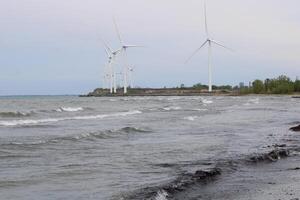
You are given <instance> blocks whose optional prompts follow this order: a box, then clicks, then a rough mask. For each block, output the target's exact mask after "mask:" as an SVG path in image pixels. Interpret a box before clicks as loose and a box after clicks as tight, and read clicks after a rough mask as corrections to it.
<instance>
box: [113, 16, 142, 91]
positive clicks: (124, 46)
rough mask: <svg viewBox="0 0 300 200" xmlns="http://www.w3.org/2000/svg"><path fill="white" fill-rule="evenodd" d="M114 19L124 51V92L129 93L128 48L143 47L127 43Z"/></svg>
mask: <svg viewBox="0 0 300 200" xmlns="http://www.w3.org/2000/svg"><path fill="white" fill-rule="evenodd" d="M113 21H114V25H115V28H116V32H117V35H118V38H119V41H120V44H121V48H120V49H121V51H122V53H123V59H124V69H123V75H124V78H123V79H124V80H123V81H124V94H126V93H127V86H128V80H127V76H128V69H129V66H128V60H127V52H126V51H127V49H128V48H134V47H142V46H138V45H128V44H125V43H124V42H123V40H122V37H121V34H120V31H119V28H118V24H117V22H116V20H115V18H113Z"/></svg>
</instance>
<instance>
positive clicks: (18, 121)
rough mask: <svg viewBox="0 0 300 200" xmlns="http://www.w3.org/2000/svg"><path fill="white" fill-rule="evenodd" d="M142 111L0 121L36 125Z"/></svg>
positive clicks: (15, 124) (2, 123)
mask: <svg viewBox="0 0 300 200" xmlns="http://www.w3.org/2000/svg"><path fill="white" fill-rule="evenodd" d="M140 113H142V112H141V111H139V110H134V111H128V112H119V113H112V114H102V115H87V116H75V117H62V118H47V119H36V120H35V119H27V120H10V121H0V126H18V125H34V124H41V123H49V122H59V121H66V120H89V119H103V118H109V117H124V116H127V115H135V114H140Z"/></svg>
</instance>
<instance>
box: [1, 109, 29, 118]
mask: <svg viewBox="0 0 300 200" xmlns="http://www.w3.org/2000/svg"><path fill="white" fill-rule="evenodd" d="M32 114H33V112H19V111H16V112H0V117H3V118H14V117H29V116H31V115H32Z"/></svg>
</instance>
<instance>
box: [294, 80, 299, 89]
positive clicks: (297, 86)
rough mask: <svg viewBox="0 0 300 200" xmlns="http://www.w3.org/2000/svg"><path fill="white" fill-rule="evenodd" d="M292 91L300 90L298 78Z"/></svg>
mask: <svg viewBox="0 0 300 200" xmlns="http://www.w3.org/2000/svg"><path fill="white" fill-rule="evenodd" d="M294 91H295V92H300V80H296V81H295V83H294Z"/></svg>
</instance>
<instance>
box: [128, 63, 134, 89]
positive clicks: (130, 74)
mask: <svg viewBox="0 0 300 200" xmlns="http://www.w3.org/2000/svg"><path fill="white" fill-rule="evenodd" d="M133 70H134V69H133V67H132V66H131V67H129V68H128V77H129V86H130V88H133V80H132V79H133V78H132V76H133Z"/></svg>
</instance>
